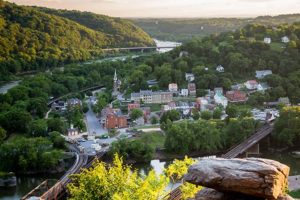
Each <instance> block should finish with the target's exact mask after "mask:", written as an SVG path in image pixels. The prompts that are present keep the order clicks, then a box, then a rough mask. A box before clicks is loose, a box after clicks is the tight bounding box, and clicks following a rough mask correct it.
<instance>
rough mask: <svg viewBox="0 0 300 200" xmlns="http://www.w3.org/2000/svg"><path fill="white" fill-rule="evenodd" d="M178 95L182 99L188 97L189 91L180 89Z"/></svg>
mask: <svg viewBox="0 0 300 200" xmlns="http://www.w3.org/2000/svg"><path fill="white" fill-rule="evenodd" d="M180 95H181V96H184V97H187V96H188V95H189V90H188V89H181V92H180Z"/></svg>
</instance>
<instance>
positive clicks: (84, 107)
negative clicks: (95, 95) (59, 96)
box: [82, 102, 89, 113]
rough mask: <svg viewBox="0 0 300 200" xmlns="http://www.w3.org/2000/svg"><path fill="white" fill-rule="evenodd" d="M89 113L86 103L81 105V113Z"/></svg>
mask: <svg viewBox="0 0 300 200" xmlns="http://www.w3.org/2000/svg"><path fill="white" fill-rule="evenodd" d="M88 111H89V106H88V104H87V103H86V102H83V104H82V112H84V113H87V112H88Z"/></svg>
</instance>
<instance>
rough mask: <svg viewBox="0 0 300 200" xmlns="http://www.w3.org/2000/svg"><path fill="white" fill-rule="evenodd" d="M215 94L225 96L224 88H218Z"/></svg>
mask: <svg viewBox="0 0 300 200" xmlns="http://www.w3.org/2000/svg"><path fill="white" fill-rule="evenodd" d="M214 92H215V94H217V93H220V94H222V95H223V94H224V90H223V88H222V87H216V88H215V89H214Z"/></svg>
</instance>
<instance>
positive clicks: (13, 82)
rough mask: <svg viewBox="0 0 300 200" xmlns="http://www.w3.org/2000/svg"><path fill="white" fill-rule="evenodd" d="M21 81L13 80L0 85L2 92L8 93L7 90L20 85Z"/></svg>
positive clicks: (0, 91) (0, 92)
mask: <svg viewBox="0 0 300 200" xmlns="http://www.w3.org/2000/svg"><path fill="white" fill-rule="evenodd" d="M20 82H21V81H12V82H9V83H6V84H5V85H3V86H1V87H0V94H5V93H7V91H8V90H9V89H11V88H13V87H15V86H17V85H19V83H20Z"/></svg>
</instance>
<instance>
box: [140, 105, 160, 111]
mask: <svg viewBox="0 0 300 200" xmlns="http://www.w3.org/2000/svg"><path fill="white" fill-rule="evenodd" d="M161 105H162V104H145V105H143V107H150V110H151V112H157V111H160V110H161Z"/></svg>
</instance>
